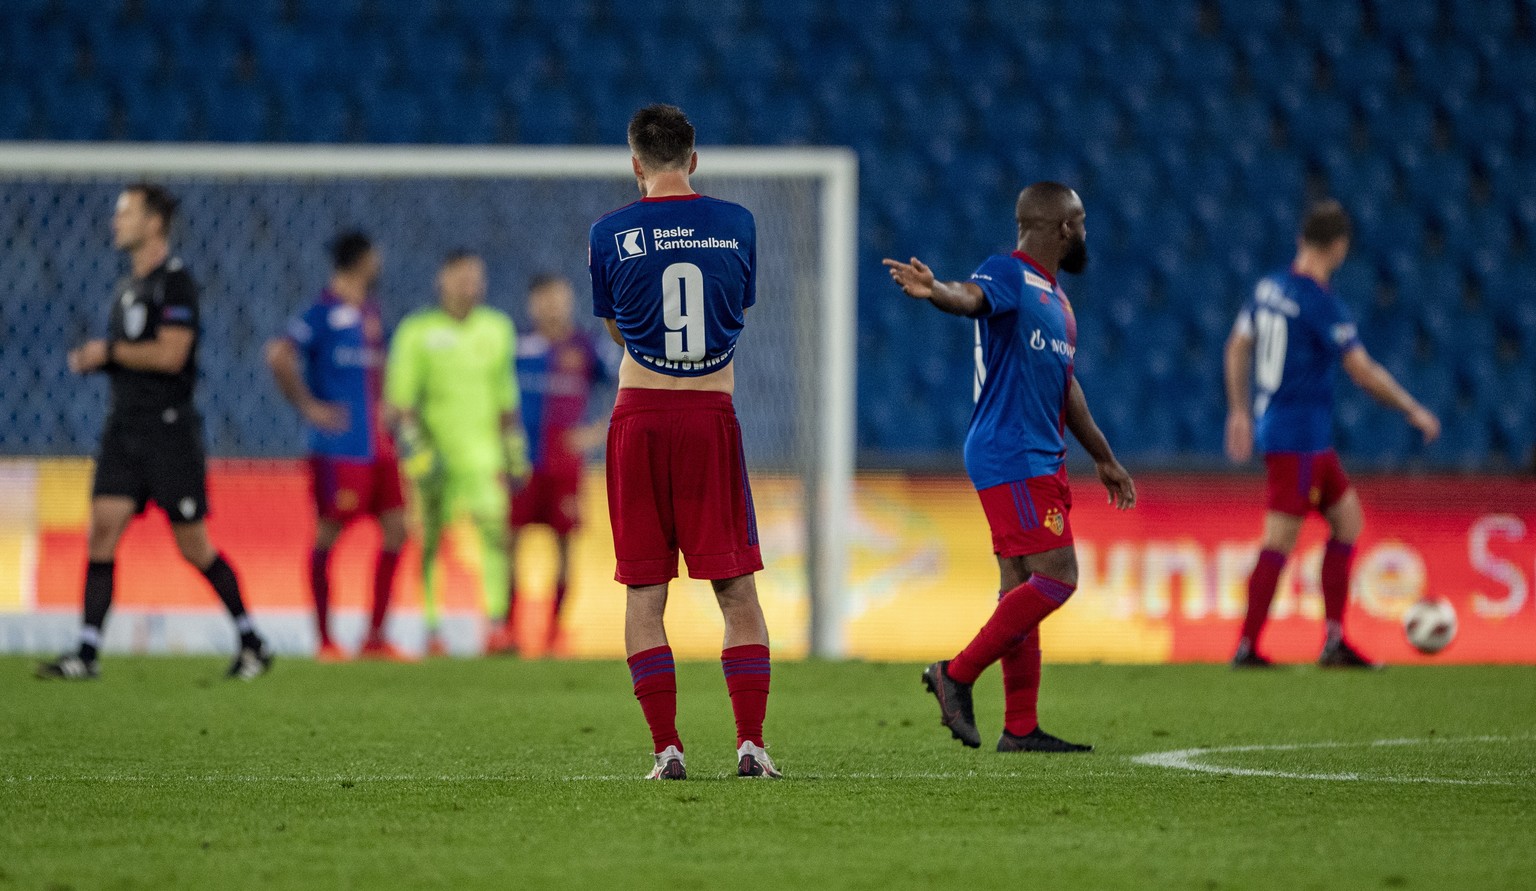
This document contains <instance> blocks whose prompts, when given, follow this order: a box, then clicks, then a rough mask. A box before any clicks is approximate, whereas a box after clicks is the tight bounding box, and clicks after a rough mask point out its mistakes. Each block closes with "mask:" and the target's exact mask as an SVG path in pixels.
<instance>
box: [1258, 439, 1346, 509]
mask: <svg viewBox="0 0 1536 891" xmlns="http://www.w3.org/2000/svg"><path fill="white" fill-rule="evenodd" d="M1264 466H1265V468H1266V469H1267V470H1268V471H1269V497H1268V507H1269V509H1270V510H1272V511H1276V512H1278V513H1282V514H1290V515H1291V516H1293V517H1305V516H1306V515H1307V514H1309V513H1311V512H1312V511H1317V512H1318V513H1322V512H1324V511H1326V510H1328V509H1329V508H1330V507H1333V506H1334V505H1335V504H1338V503H1339V499H1340V498H1343V497H1344V493H1346V492H1348V491H1349V477H1348V476H1346V475H1345V473H1344V465H1342V464H1340V463H1339V456H1338V454H1337V453H1335V452H1334V450H1333V449H1327V450H1326V451H1321V452H1272V453H1270V454H1268V455H1265V456H1264Z"/></svg>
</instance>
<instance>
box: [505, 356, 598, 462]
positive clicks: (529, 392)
mask: <svg viewBox="0 0 1536 891" xmlns="http://www.w3.org/2000/svg"><path fill="white" fill-rule="evenodd" d="M610 346H611V344H610ZM609 355H610V356H612V357H613V358H617V357H618V353H617V351H611V352H610V353H609ZM605 358H606V357H605V356H604V355H603V353H602V351H600V350H599V348H598V344H597V340H596V339H595V338H593V337H592V335H590V334H588V333H587V332H585V331H574V332H572V333H571V334H570V335H569V336H567V337H564V338H562V339H560V340H556V341H552V340H550V339H549V338H547V337H545V336H544V335H542V334H539V333H538V332H534V333H533V334H525V335H523V336H522V337H519V338H518V339H517V383H518V387H519V389H521V391H522V401H521V403H520V405H521V411H522V414H523V429H525V430H526V431H527V432H528V460H529V461H531V462H532V463H533V466H534V467H535V468H538V469H540V470H561V469H570V468H573V467H574V468H579V467H580V465H581V459H582V456H581V455H579V454H576V453H575V452H573V451H572V450H571V448H570V446H569V443H568V442H567V441H566V437H567V434H569V433H570V432H571V430H572V429H574V428H576V427H579V426H581V424H582V422H583V421H584V420H585V419H586V416H587V401H588V399H589V398H590V397H591V395H592V388H593V387H594V386H595V385H597V384H599V383H602V382H604V381H606V380H608V379H609V378H611V377H612V371H611V369H610V368H609V367H608V363H607V362H606V361H604V359H605Z"/></svg>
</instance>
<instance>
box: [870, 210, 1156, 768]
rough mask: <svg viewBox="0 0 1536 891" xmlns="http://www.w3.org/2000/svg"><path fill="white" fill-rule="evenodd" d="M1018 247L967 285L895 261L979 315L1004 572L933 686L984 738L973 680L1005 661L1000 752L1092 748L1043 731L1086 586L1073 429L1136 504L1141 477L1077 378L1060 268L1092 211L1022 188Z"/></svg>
mask: <svg viewBox="0 0 1536 891" xmlns="http://www.w3.org/2000/svg"><path fill="white" fill-rule="evenodd" d="M1014 210H1015V212H1014V216H1015V218H1016V219H1017V222H1018V227H1019V228H1018V232H1019V241H1018V249H1017V250H1015V251H1014V252H1013V253H1011V254H998V255H995V256H993V257H990V258H988V259H987V261H986V262H984V263H982V264H981V267H980V268H978V269H977V270H976V271H975V272H974V273H972V274H971V280H970V281H968V282H940V281H936V280H935V278H934V274H933V271H932V270H931V269H929V268H928V267H927V266H926V265H924V264H923V263H922V261H920V260H918V259H917V258H916V257H913V258H912V261H911V262H910V263H902V262H899V261H897V260H885V261H884V263H885V265H886V266H887V267H889V268H890V270H891V279H892V280H893V281H895V282H896V284H897V285H898V286H900V287H901V289H902V290H903V291H905V292H906V294H907V295H908V296H909V297H915V298H917V299H919V300H927V301H928V302H929V303H931V304H933V306H934V307H936V308H938V309H940V310H943V311H944V312H947V313H951V314H953V315H957V316H965V317H966V318H972V319H975V320H976V342H977V347H978V353H977V358H976V379H977V393H976V409H975V411H974V412H973V413H972V415H971V426H970V431H969V433H968V434H967V435H966V439H965V468H966V472H967V473H968V474H969V475H970V477H971V482H973V483H974V484H975V486H976V493H977V495H978V496H980V498H981V506H982V510H983V511H984V512H985V513H986V515H987V525H988V526H990V527H991V529H992V550H993V552H994V553H996V554H997V565H998V571H999V574H1000V575H1001V577H1002V586H1001V594H1000V596H999V599H998V604H997V608H996V610H995V611H994V612H993V613H992V617H991V618H990V619H988V620H987V623H986V624H985V625H984V626H982V629H981V631H980V632H978V633H977V635H976V637H975V638H974V639H973V640H972V641H971V642H970V643H969V644H967V645H966V647H965V649H963V650H961V651H960V654H959V655H957V656H955V658H953V659H949V660H945V661H942V662H935V663H934V664H932V665H930V666H928V669H927V670H926V671H924V672H923V681H924V683H925V684H926V685H927V687H928V689H929V691H930V692H932V693H933V695H934V696H935V697H937V698H938V700H939V711H940V715H941V718H942V720H943V722H944V726H946V727H948V728H949V729H950V731H951V732H952V733H953V734H954V735H955V738H956V739H958V740H960V741H961V742H963V743H965V744H966V745H968V746H971V747H972V748H977V747H979V746H980V745H981V733H980V731H979V730H978V729H977V727H976V715H975V711H974V708H973V706H972V702H971V685H972V684H974V683H975V682H976V678H977V677H978V676H980V674H981V673H982V671H984V670H985V669H986V668H987V666H989V665H991V664H992V663H993V662H997V661H998V660H1002V663H1003V696H1004V700H1005V717H1004V724H1003V735H1002V736H1001V737H1000V738H999V739H998V741H997V750H998V751H999V752H1086V751H1089V750H1091V749H1092V748H1093V747H1092V746H1086V745H1080V744H1077V743H1070V742H1067V741H1065V740H1063V739H1059V738H1057V737H1055V736H1052V735H1051V734H1049V733H1046V732H1045V731H1044V730H1042V729H1041V728H1040V723H1039V721H1038V720H1037V717H1036V706H1037V704H1038V702H1039V696H1040V623H1041V622H1042V621H1043V620H1044V619H1045V618H1046V617H1047V616H1049V615H1050V614H1051V613H1053V612H1055V611H1056V610H1057V609H1059V608H1061V606H1062V605H1064V604H1065V603H1066V602H1067V598H1069V597H1071V596H1072V592H1073V591H1075V590H1076V589H1077V553H1076V551H1075V550H1074V549H1073V546H1072V527H1071V524H1070V523H1069V521H1068V514H1069V513H1070V512H1071V509H1072V491H1071V489H1070V488H1069V486H1068V484H1067V468H1066V463H1065V458H1066V438H1065V432H1064V430H1063V427H1066V428H1070V429H1071V431H1072V435H1073V436H1075V437H1077V441H1078V442H1080V443H1082V445H1083V448H1084V449H1086V450H1087V451H1088V454H1089V455H1091V456H1092V457H1093V460H1094V464H1095V466H1096V467H1097V469H1098V474H1099V480H1100V481H1101V482H1103V484H1104V487H1105V488H1106V489H1108V490H1109V500H1110V501H1111V502H1112V503H1113V504H1114V505H1115V507H1117V508H1119V509H1120V510H1128V509H1130V508H1131V507H1134V506H1135V504H1136V488H1135V486H1134V485H1133V484H1132V482H1131V477H1130V474H1128V473H1126V472H1125V468H1124V467H1121V466H1120V462H1119V461H1117V460H1115V455H1114V452H1113V451H1112V450H1111V449H1110V447H1109V442H1108V440H1106V439H1105V438H1104V434H1103V433H1101V432H1100V431H1099V427H1098V425H1097V424H1095V423H1094V421H1093V415H1092V414H1091V413H1089V411H1088V401H1087V399H1086V398H1085V397H1084V395H1083V388H1082V387H1081V386H1079V385H1078V383H1077V377H1076V375H1075V374H1074V373H1073V357H1074V354H1075V353H1076V352H1077V320H1076V319H1075V318H1074V317H1073V314H1072V304H1071V303H1070V302H1069V301H1068V300H1067V295H1066V292H1064V291H1063V290H1062V289H1061V285H1060V284H1058V283H1057V281H1056V273H1057V271H1058V270H1060V271H1062V272H1070V273H1072V274H1074V275H1075V274H1077V273H1079V272H1082V271H1083V267H1084V266H1086V265H1087V263H1088V247H1087V238H1088V232H1087V227H1086V226H1085V221H1086V218H1087V214H1086V213H1085V212H1084V210H1083V202H1082V200H1081V199H1080V198H1078V196H1077V193H1076V192H1074V191H1072V190H1071V189H1069V188H1067V187H1066V186H1064V185H1061V184H1060V183H1053V182H1040V183H1035V184H1034V185H1031V186H1030V187H1029V188H1027V189H1025V190H1024V191H1023V192H1020V193H1019V198H1018V203H1017V204H1016V205H1015V209H1014Z"/></svg>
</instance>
